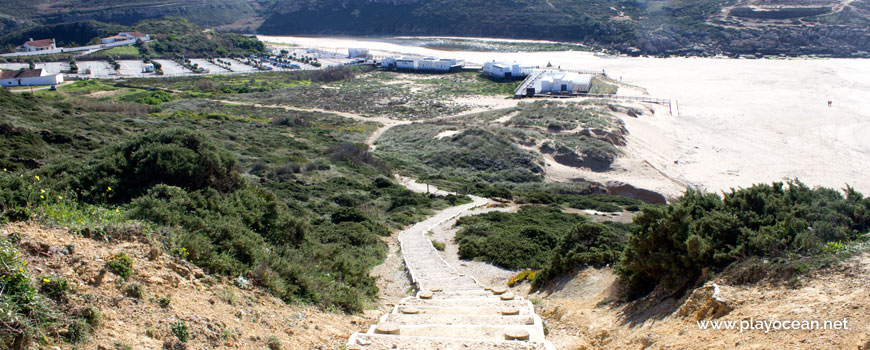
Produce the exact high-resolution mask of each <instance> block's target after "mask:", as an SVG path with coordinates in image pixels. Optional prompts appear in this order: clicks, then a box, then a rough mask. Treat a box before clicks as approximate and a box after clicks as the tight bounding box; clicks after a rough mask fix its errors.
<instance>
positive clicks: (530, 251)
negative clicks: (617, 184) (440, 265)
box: [455, 206, 628, 283]
mask: <svg viewBox="0 0 870 350" xmlns="http://www.w3.org/2000/svg"><path fill="white" fill-rule="evenodd" d="M457 225H461V226H462V229H461V230H460V231H459V232H457V234H456V238H455V239H456V241H457V242H458V243H459V256H460V257H461V258H463V259H481V260H484V261H488V262H491V263H493V264H495V265H498V266H503V267H506V268H511V269H543V270H542V271H541V272H539V273H538V274H537V276H536V277H534V278H533V279H534V280H535V281H539V282H540V281H546V280H548V279H550V278H552V277H555V276H557V275H559V274H560V273H563V272H565V271H570V270H571V269H572V268H574V267H575V266H578V265H595V266H603V265H604V264H609V263H612V262H615V261H616V260H617V259H618V258H619V256H620V252H621V250H622V242H623V241H624V240H625V236H626V235H627V231H628V225H623V224H617V223H606V224H604V223H591V222H588V221H587V219H586V218H585V217H584V216H582V215H577V214H569V213H564V212H562V210H561V209H560V208H559V207H555V206H524V207H522V208H521V209H520V210H519V211H518V212H516V213H502V212H491V213H486V214H481V215H475V216H466V217H462V218H460V219H459V220H458V221H457ZM539 282H538V283H539Z"/></svg>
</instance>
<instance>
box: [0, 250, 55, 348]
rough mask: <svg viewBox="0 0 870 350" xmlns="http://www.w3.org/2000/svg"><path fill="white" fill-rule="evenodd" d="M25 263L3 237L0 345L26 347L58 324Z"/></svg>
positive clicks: (0, 258)
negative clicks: (34, 283)
mask: <svg viewBox="0 0 870 350" xmlns="http://www.w3.org/2000/svg"><path fill="white" fill-rule="evenodd" d="M25 266H26V262H25V261H24V260H22V259H21V257H20V256H19V253H18V250H17V249H16V248H15V247H14V246H13V245H12V244H11V243H10V242H9V241H8V240H6V239H0V291H3V292H2V293H0V305H3V312H0V324H3V326H2V327H0V348H4V349H24V348H27V347H28V346H29V344H30V343H31V342H32V340H34V339H41V338H42V337H43V336H47V335H48V334H49V332H50V331H52V330H53V329H54V327H55V326H56V325H57V323H58V319H57V316H56V314H55V312H54V311H53V310H52V309H50V308H49V305H48V304H47V303H46V302H45V301H44V299H42V298H41V296H40V295H39V294H38V293H37V291H36V288H34V287H33V286H32V285H31V279H30V276H28V274H27V272H26V270H25Z"/></svg>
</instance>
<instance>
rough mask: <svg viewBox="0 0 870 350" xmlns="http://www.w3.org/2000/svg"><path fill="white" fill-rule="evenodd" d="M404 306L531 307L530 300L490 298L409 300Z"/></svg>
mask: <svg viewBox="0 0 870 350" xmlns="http://www.w3.org/2000/svg"><path fill="white" fill-rule="evenodd" d="M402 305H412V306H416V307H421V306H442V307H443V306H447V307H469V306H474V307H489V308H500V307H515V308H524V307H525V308H528V307H530V306H531V304H530V303H529V301H528V300H521V299H514V300H501V299H490V298H462V299H460V298H453V299H408V300H405V301H403V302H402Z"/></svg>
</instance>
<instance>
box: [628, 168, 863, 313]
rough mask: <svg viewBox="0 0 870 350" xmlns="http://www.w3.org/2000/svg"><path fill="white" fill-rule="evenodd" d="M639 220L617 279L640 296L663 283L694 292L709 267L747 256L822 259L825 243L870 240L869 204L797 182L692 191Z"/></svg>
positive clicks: (652, 209) (852, 194) (850, 193)
mask: <svg viewBox="0 0 870 350" xmlns="http://www.w3.org/2000/svg"><path fill="white" fill-rule="evenodd" d="M634 222H635V224H636V225H637V229H636V230H634V231H633V233H632V234H631V236H630V237H629V240H628V243H627V245H626V249H625V252H624V254H623V257H622V259H621V260H620V263H619V266H618V269H617V273H618V274H619V275H620V276H621V277H622V278H623V279H625V280H626V282H627V283H628V285H629V290H630V291H631V293H632V294H633V295H635V296H637V295H642V294H644V293H646V292H649V291H651V290H652V289H653V288H655V287H656V286H657V285H659V284H660V283H661V284H663V286H665V287H669V288H677V289H679V288H684V287H688V286H691V285H693V283H695V282H696V280H697V279H698V277H699V276H700V275H701V271H702V270H703V269H705V268H712V269H721V268H724V267H726V266H728V265H729V264H731V263H733V262H736V261H740V260H743V259H745V258H747V257H753V256H756V257H766V258H778V259H789V258H794V257H799V256H805V255H812V254H818V253H823V252H824V247H825V246H826V244H827V242H849V241H853V240H858V239H865V237H866V233H867V231H868V228H870V199H865V198H864V197H863V196H862V195H861V194H860V193H858V192H855V191H854V190H853V189H852V188H847V189H846V191H845V196H844V195H843V194H841V193H840V192H839V191H836V190H833V189H829V188H809V187H807V186H806V185H804V184H802V183H800V182H797V181H789V182H787V183H785V184H783V183H774V184H772V185H755V186H752V187H750V188H745V189H740V190H732V191H731V192H728V193H725V194H724V195H722V196H719V195H717V194H711V193H702V192H700V191H696V190H688V191H686V193H685V194H684V195H683V196H682V197H681V198H680V199H679V200H677V201H676V202H674V203H673V204H671V205H669V206H667V207H647V208H645V209H644V210H643V211H642V212H641V214H640V215H639V216H637V217H636V218H635V220H634ZM862 235H863V236H862Z"/></svg>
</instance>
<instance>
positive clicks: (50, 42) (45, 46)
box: [18, 38, 57, 52]
mask: <svg viewBox="0 0 870 350" xmlns="http://www.w3.org/2000/svg"><path fill="white" fill-rule="evenodd" d="M56 48H57V45H55V42H54V39H41V40H33V38H30V40H27V41H26V42H24V44H22V45H21V46H19V47H18V51H23V52H35V51H45V50H54V49H56Z"/></svg>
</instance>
